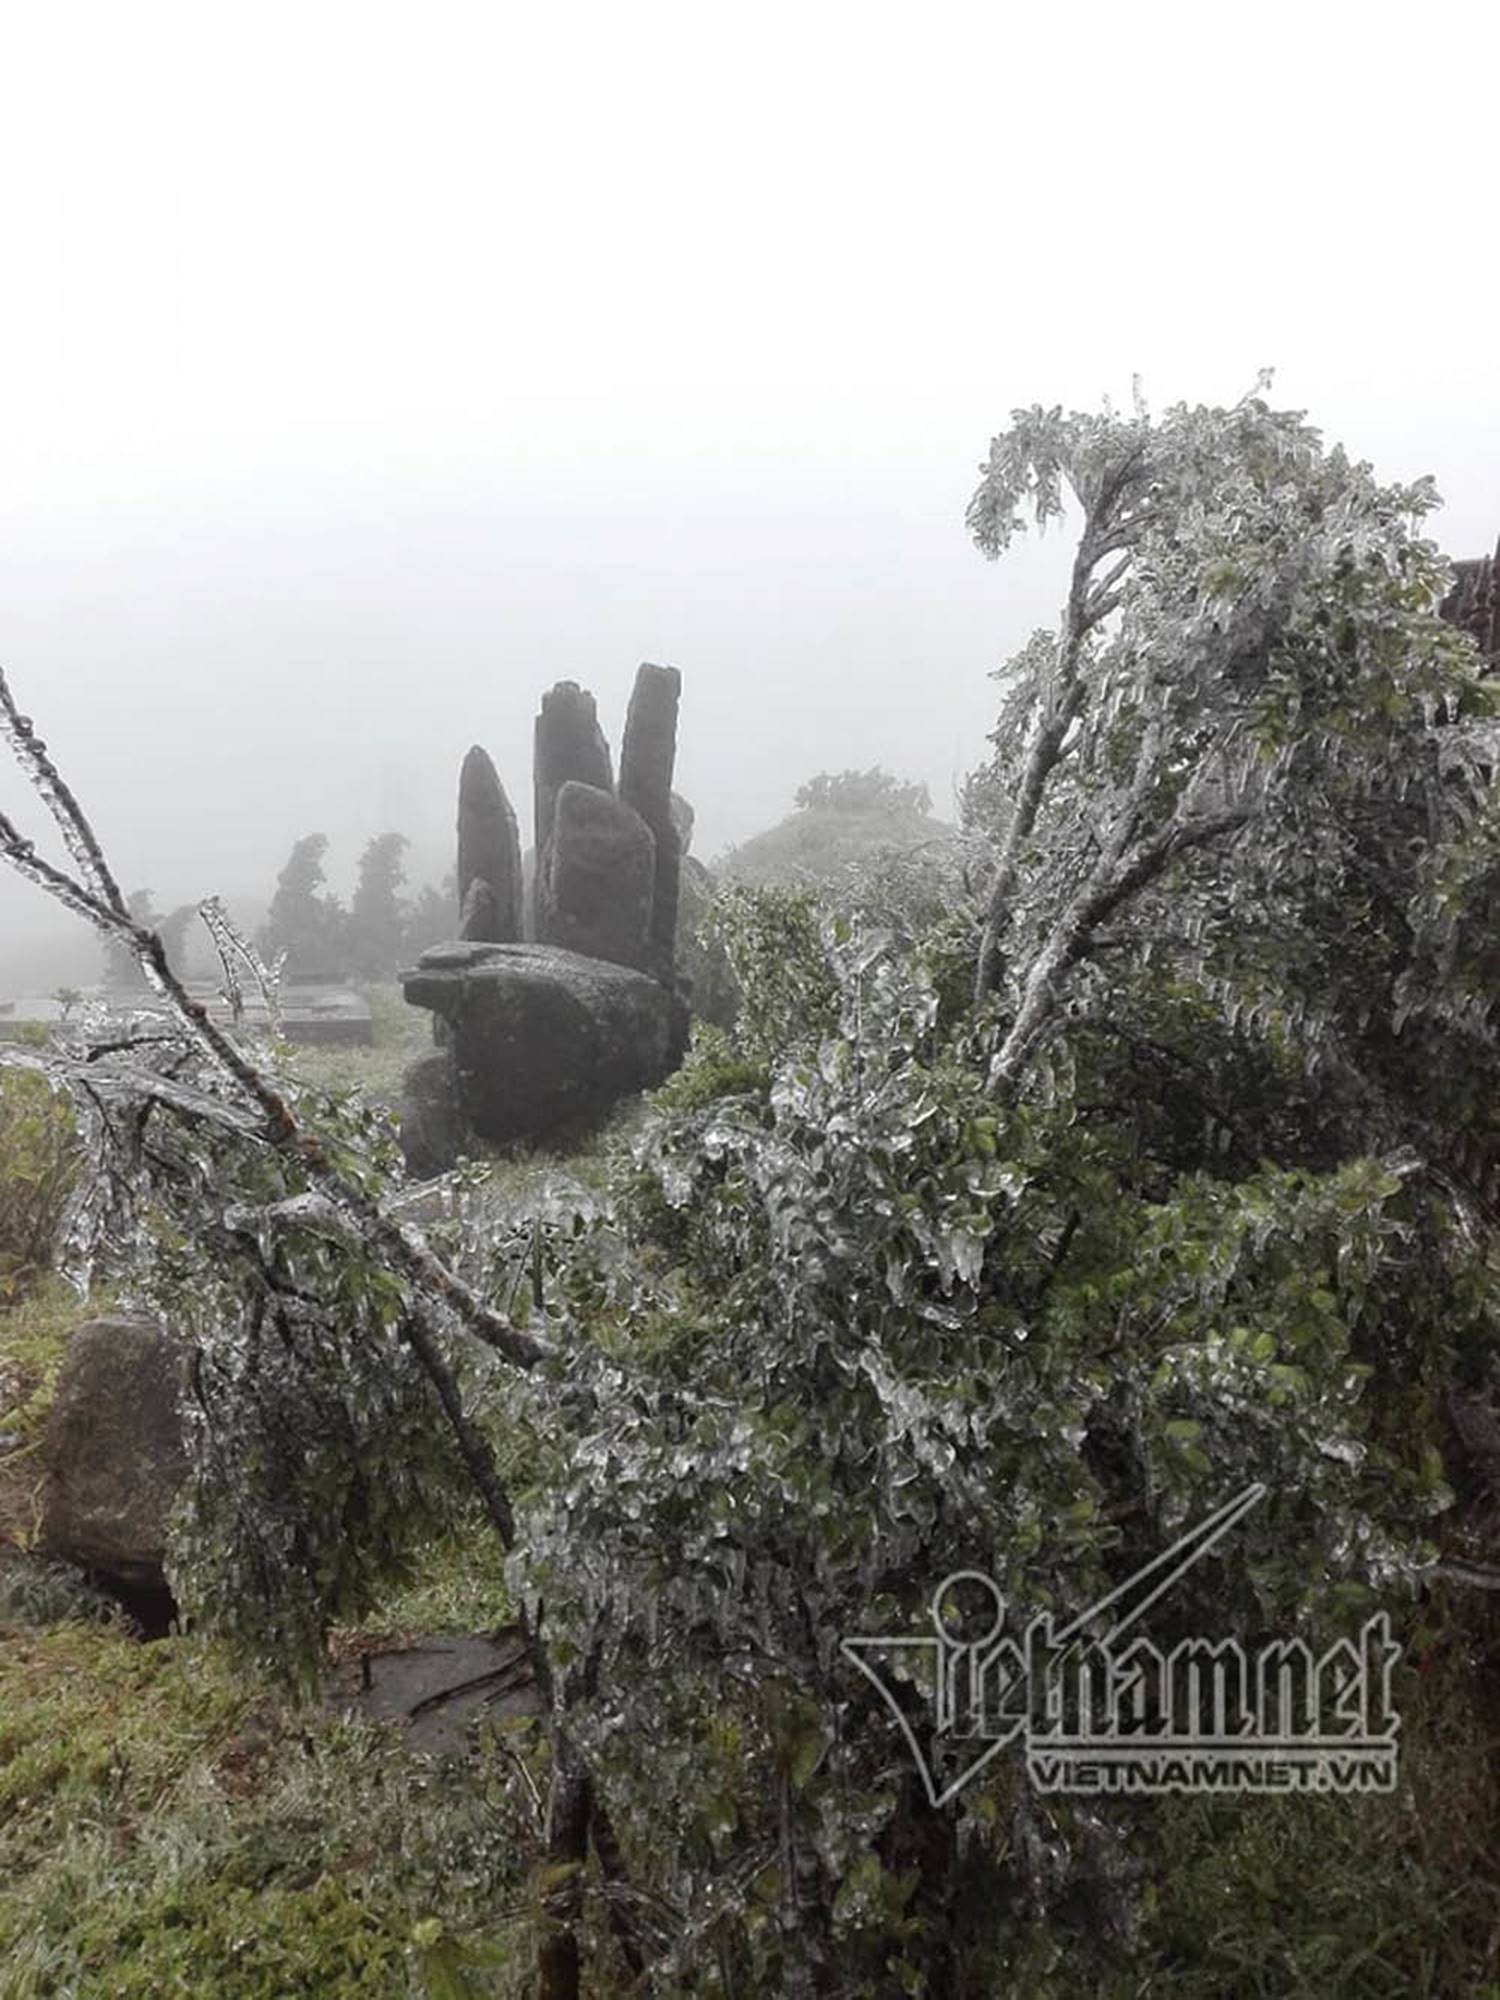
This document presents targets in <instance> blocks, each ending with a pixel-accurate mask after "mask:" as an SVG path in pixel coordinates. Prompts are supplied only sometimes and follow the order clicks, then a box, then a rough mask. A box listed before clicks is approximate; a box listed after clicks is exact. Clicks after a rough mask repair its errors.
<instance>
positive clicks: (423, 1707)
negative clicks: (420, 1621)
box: [324, 1628, 543, 1757]
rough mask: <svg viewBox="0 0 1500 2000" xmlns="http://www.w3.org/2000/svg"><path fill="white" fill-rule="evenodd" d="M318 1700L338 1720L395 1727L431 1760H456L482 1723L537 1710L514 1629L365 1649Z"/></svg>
mask: <svg viewBox="0 0 1500 2000" xmlns="http://www.w3.org/2000/svg"><path fill="white" fill-rule="evenodd" d="M324 1700H325V1704H326V1705H327V1706H328V1707H329V1708H332V1709H335V1710H336V1711H337V1712H338V1713H339V1714H341V1715H350V1714H352V1715H358V1716H363V1717H364V1718H365V1719H366V1720H367V1721H370V1722H397V1723H399V1724H400V1725H401V1727H402V1729H403V1730H404V1731H405V1732H406V1737H407V1740H408V1741H409V1742H410V1743H411V1745H412V1747H413V1748H414V1749H417V1750H424V1751H427V1752H428V1753H430V1754H431V1755H433V1756H438V1757H444V1756H456V1755H459V1754H461V1753H462V1752H463V1751H464V1750H465V1749H466V1748H467V1745H468V1732H469V1728H470V1725H471V1724H472V1723H473V1722H475V1721H476V1720H478V1719H479V1718H481V1717H484V1716H510V1715H540V1714H541V1713H542V1712H543V1709H542V1698H541V1694H540V1692H539V1690H538V1688H537V1684H536V1674H535V1670H534V1669H533V1667H532V1664H531V1659H530V1655H529V1654H528V1652H527V1649H526V1644H525V1640H524V1639H523V1638H522V1636H521V1633H520V1631H519V1630H518V1629H514V1628H508V1629H507V1630H505V1631H502V1632H495V1633H492V1634H490V1635H489V1636H487V1637H468V1636H465V1635H463V1634H454V1635H451V1636H450V1635H447V1634H443V1635H438V1636H434V1637H433V1638H430V1639H423V1640H419V1641H416V1642H415V1643H413V1644H410V1645H405V1646H389V1647H379V1646H372V1647H371V1648H370V1650H369V1651H368V1652H365V1653H361V1654H358V1655H356V1656H354V1657H352V1658H350V1659H347V1660H344V1661H342V1662H341V1663H340V1665H339V1666H338V1667H337V1668H336V1670H335V1672H334V1674H333V1676H332V1678H331V1680H330V1683H329V1686H328V1689H327V1691H326V1694H325V1696H324Z"/></svg>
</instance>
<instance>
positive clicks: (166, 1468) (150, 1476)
mask: <svg viewBox="0 0 1500 2000" xmlns="http://www.w3.org/2000/svg"><path fill="white" fill-rule="evenodd" d="M185 1367H186V1350H185V1349H184V1347H183V1346H182V1344H181V1343H180V1342H179V1341H175V1340H173V1339H171V1338H170V1337H169V1336H168V1335H167V1334H165V1333H163V1332H162V1330H161V1328H160V1327H158V1326H156V1325H155V1324H154V1323H153V1322H152V1321H150V1320H148V1319H144V1318H140V1317H137V1316H135V1315H132V1314H124V1313H120V1314H110V1315H108V1316H106V1317H104V1318H101V1319H94V1320H88V1321H86V1322H85V1323H84V1324H83V1325H82V1326H80V1327H79V1328H78V1329H77V1331H76V1332H75V1333H74V1334H73V1337H72V1339H71V1340H70V1341H69V1343H68V1351H67V1354H66V1356H65V1357H64V1360H63V1365H62V1370H61V1372H60V1374H59V1376H58V1380H57V1388H56V1392H55V1394H54V1396H53V1399H52V1409H51V1411H50V1413H49V1415H48V1419H47V1431H46V1438H45V1441H44V1444H43V1468H44V1479H43V1488H42V1524H41V1544H42V1547H43V1548H44V1550H45V1551H46V1552H47V1554H49V1555H52V1556H57V1557H60V1558H61V1559H62V1560H63V1561H65V1562H70V1563H75V1564H77V1565H78V1567H79V1568H81V1569H87V1570H92V1571H94V1572H95V1573H97V1574H98V1575H99V1576H101V1577H103V1578H104V1579H106V1580H107V1581H108V1582H110V1583H112V1584H115V1585H117V1586H119V1587H120V1588H121V1589H123V1590H126V1591H146V1592H165V1590H166V1588H167V1584H166V1576H165V1573H164V1569H163V1562H164V1559H165V1555H166V1544H167V1519H168V1516H169V1515H170V1513H171V1511H172V1505H173V1502H174V1501H175V1500H176V1498H177V1494H178V1491H179V1489H180V1487H181V1486H182V1483H183V1480H184V1479H185V1478H186V1477H187V1471H188V1455H187V1446H186V1441H185V1433H184V1426H183V1415H182V1396H183V1383H184V1370H185Z"/></svg>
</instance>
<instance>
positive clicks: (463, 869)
mask: <svg viewBox="0 0 1500 2000" xmlns="http://www.w3.org/2000/svg"><path fill="white" fill-rule="evenodd" d="M458 903H459V912H460V920H459V934H460V936H462V937H466V938H472V939H474V940H476V941H482V942H484V943H486V944H512V943H514V942H515V941H516V940H517V939H518V938H519V937H520V935H521V839H520V834H519V832H518V831H517V828H516V816H515V813H514V812H513V811H512V810H511V803H510V800H509V799H508V798H507V797H506V796H505V787H504V786H503V785H502V784H501V782H500V779H499V777H498V775H497V774H496V771H495V767H494V765H493V764H492V763H491V762H490V759H489V757H488V756H487V754H486V753H485V752H484V751H483V750H481V749H480V747H479V745H478V744H477V743H476V744H475V745H474V747H473V749H472V750H471V751H470V752H469V754H468V756H467V757H465V759H464V762H463V769H462V771H461V772H460V773H459V779H458Z"/></svg>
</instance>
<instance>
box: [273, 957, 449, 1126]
mask: <svg viewBox="0 0 1500 2000" xmlns="http://www.w3.org/2000/svg"><path fill="white" fill-rule="evenodd" d="M364 993H365V999H366V1000H367V1001H368V1002H369V1007H370V1027H371V1031H372V1033H373V1035H374V1040H373V1042H371V1043H370V1044H369V1045H368V1046H366V1047H343V1048H341V1047H328V1048H324V1047H320V1046H318V1045H317V1044H316V1043H303V1044H301V1045H297V1046H294V1047H293V1050H292V1055H291V1063H292V1067H293V1069H294V1070H295V1071H296V1073H297V1075H298V1076H299V1077H301V1078H302V1080H303V1081H304V1082H305V1083H310V1084H313V1085H315V1086H316V1087H317V1088H318V1089H319V1090H329V1091H340V1090H359V1091H363V1092H364V1094H365V1096H366V1097H368V1098H370V1099H371V1100H372V1101H373V1102H375V1103H377V1104H383V1105H385V1106H386V1108H387V1109H388V1110H390V1111H397V1110H399V1108H400V1103H401V1079H402V1077H403V1076H404V1075H405V1074H406V1071H407V1068H408V1066H409V1065H410V1064H411V1063H413V1062H415V1061H416V1059H417V1057H418V1056H423V1055H430V1054H431V1053H432V1046H433V1044H432V1015H431V1014H429V1013H428V1012H427V1011H426V1010H425V1009H424V1008H421V1007H409V1006H408V1005H407V1003H406V1000H405V998H404V996H403V994H402V992H401V988H400V987H399V986H371V987H368V988H366V989H364Z"/></svg>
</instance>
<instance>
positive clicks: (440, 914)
mask: <svg viewBox="0 0 1500 2000" xmlns="http://www.w3.org/2000/svg"><path fill="white" fill-rule="evenodd" d="M409 845H410V842H409V841H408V840H407V838H406V836H405V834H402V833H379V834H376V836H375V837H374V839H373V840H371V841H370V842H369V843H368V844H367V845H366V847H365V850H364V852H363V854H362V855H361V856H360V858H359V879H358V881H357V882H356V884H355V888H354V896H353V899H352V900H351V902H350V903H349V906H348V908H347V909H346V908H345V906H344V905H343V903H342V902H341V901H340V900H339V898H338V897H337V896H335V895H334V894H332V892H331V891H330V890H328V889H327V887H326V886H325V883H326V877H325V875H324V872H323V857H324V855H325V854H326V853H327V851H328V836H327V835H326V834H323V833H307V834H304V835H303V836H302V838H301V839H300V840H298V841H296V842H295V843H294V845H293V847H292V851H291V854H290V856H289V857H288V860H287V864H286V866H285V867H284V868H283V869H282V871H281V873H280V875H279V876H278V877H277V879H276V893H275V895H274V896H273V897H272V898H271V907H270V911H269V912H268V914H267V917H266V922H265V924H264V926H263V927H262V929H261V932H260V934H259V937H258V938H257V944H258V946H259V949H260V951H261V953H262V955H263V956H264V957H265V959H266V960H267V962H268V963H270V962H271V961H273V960H274V959H276V958H277V957H279V956H280V954H281V953H282V952H285V953H286V956H287V963H288V965H289V966H290V968H291V969H292V970H293V971H294V972H327V973H330V974H333V975H335V976H337V977H339V978H344V979H369V980H376V979H389V978H391V977H392V975H393V974H394V973H395V972H396V970H397V968H398V967H399V966H401V965H403V964H410V963H411V961H412V960H413V959H414V958H415V957H417V956H418V955H419V954H420V953H421V952H423V951H425V950H426V949H427V947H428V946H429V945H433V944H439V943H441V942H442V940H443V939H444V938H446V937H451V936H452V935H453V933H454V931H455V929H456V927H457V917H456V914H455V906H454V894H455V892H454V885H453V882H452V880H451V878H450V879H449V881H448V883H447V884H446V885H445V888H444V889H435V888H433V887H432V885H431V884H430V883H429V884H427V885H426V886H425V887H424V888H422V889H421V890H419V891H418V893H417V894H416V895H415V896H414V897H409V896H404V895H403V894H402V893H401V892H402V889H403V887H404V885H405V882H406V868H405V865H404V861H403V856H404V855H405V853H406V850H407V848H408V846H409Z"/></svg>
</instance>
